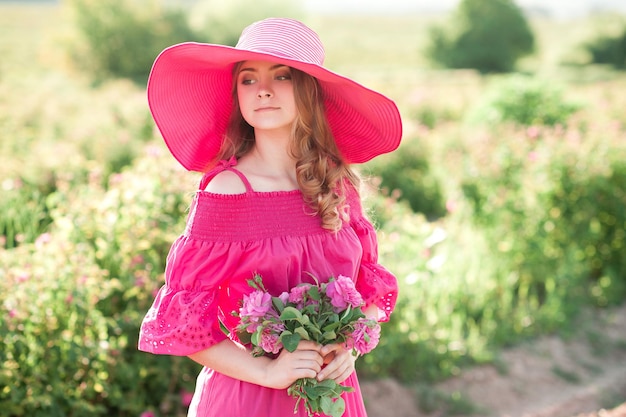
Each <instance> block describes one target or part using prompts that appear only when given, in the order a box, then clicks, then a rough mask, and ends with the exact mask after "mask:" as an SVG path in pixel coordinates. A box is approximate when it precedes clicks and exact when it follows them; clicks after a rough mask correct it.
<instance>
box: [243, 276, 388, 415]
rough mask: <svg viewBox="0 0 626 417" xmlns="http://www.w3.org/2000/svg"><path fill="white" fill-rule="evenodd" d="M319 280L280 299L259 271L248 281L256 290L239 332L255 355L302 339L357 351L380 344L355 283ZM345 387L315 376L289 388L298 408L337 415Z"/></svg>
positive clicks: (289, 346)
mask: <svg viewBox="0 0 626 417" xmlns="http://www.w3.org/2000/svg"><path fill="white" fill-rule="evenodd" d="M315 281H316V284H301V285H298V286H296V287H294V288H292V289H291V291H289V292H284V293H282V294H280V295H279V296H278V297H273V296H272V295H270V294H269V293H268V292H267V290H266V288H265V287H264V285H263V280H262V278H261V276H260V275H258V274H255V275H254V278H253V279H252V280H249V281H248V284H249V285H250V286H251V287H252V288H253V289H254V291H252V293H251V294H249V295H245V296H244V298H243V305H242V307H241V309H240V310H239V317H240V319H241V322H240V324H239V325H238V326H237V328H236V331H237V333H238V336H239V339H240V340H241V341H242V342H243V343H251V344H252V346H253V348H252V354H253V355H254V356H262V355H265V354H277V353H279V352H280V350H281V349H283V348H284V349H287V350H288V351H289V352H293V351H295V350H296V348H297V346H298V343H300V341H301V340H312V341H314V342H317V343H319V344H321V345H327V344H331V343H343V344H345V346H346V347H347V348H348V349H352V352H353V354H355V355H363V354H365V353H368V352H370V351H371V350H372V349H374V348H375V347H376V345H377V344H378V340H379V338H380V326H379V324H378V322H377V321H376V320H373V319H367V318H366V317H365V315H364V314H363V312H362V311H361V307H362V306H363V304H364V303H363V298H362V297H361V294H359V292H358V291H357V290H356V288H355V286H354V282H353V281H352V280H351V279H350V278H348V277H345V276H342V275H339V276H338V277H337V278H334V277H332V278H330V279H329V281H328V282H327V283H321V284H320V283H319V282H318V281H317V280H315ZM344 391H352V388H351V387H344V386H342V385H340V384H338V383H336V382H335V381H334V380H324V381H318V380H317V379H315V378H302V379H298V380H297V381H296V382H294V383H293V384H292V385H291V386H290V387H289V388H288V389H287V392H288V393H289V395H291V396H292V397H295V398H297V401H296V407H295V409H294V412H295V410H297V408H298V404H299V403H300V401H303V402H304V406H305V409H306V410H307V412H308V414H309V416H311V415H312V414H313V413H314V412H318V413H319V412H323V413H325V414H327V415H330V416H333V417H339V416H341V415H342V414H343V412H344V410H345V402H344V400H343V399H342V398H341V394H342V393H343V392H344Z"/></svg>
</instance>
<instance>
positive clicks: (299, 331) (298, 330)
mask: <svg viewBox="0 0 626 417" xmlns="http://www.w3.org/2000/svg"><path fill="white" fill-rule="evenodd" d="M294 333H297V334H299V335H300V337H302V338H303V339H304V340H311V337H310V336H309V334H308V333H307V331H306V330H305V329H304V327H296V328H295V329H294Z"/></svg>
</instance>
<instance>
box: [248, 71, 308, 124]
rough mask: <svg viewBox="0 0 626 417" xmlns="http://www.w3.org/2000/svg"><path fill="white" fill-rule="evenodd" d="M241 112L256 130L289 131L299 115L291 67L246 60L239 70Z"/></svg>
mask: <svg viewBox="0 0 626 417" xmlns="http://www.w3.org/2000/svg"><path fill="white" fill-rule="evenodd" d="M236 76H237V98H238V100H239V108H240V111H241V115H242V116H243V118H244V119H245V121H246V122H248V124H249V125H250V126H252V127H253V128H254V129H255V132H257V133H259V132H260V131H268V132H270V131H272V132H280V131H284V133H286V134H290V132H291V127H292V125H293V123H294V121H295V119H296V116H297V114H298V111H297V108H296V102H295V99H294V94H293V83H292V80H291V69H290V68H289V67H288V66H286V65H282V64H276V63H272V62H266V61H245V62H244V63H243V64H242V65H241V67H240V69H239V72H238V73H237V75H236Z"/></svg>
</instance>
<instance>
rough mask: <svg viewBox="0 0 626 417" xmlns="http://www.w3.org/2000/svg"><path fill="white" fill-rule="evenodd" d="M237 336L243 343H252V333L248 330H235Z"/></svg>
mask: <svg viewBox="0 0 626 417" xmlns="http://www.w3.org/2000/svg"><path fill="white" fill-rule="evenodd" d="M237 337H238V338H239V341H240V342H241V343H243V344H244V345H247V344H248V343H252V335H251V334H250V333H248V332H237Z"/></svg>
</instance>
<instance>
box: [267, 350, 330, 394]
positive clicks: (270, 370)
mask: <svg viewBox="0 0 626 417" xmlns="http://www.w3.org/2000/svg"><path fill="white" fill-rule="evenodd" d="M321 348H322V346H321V345H319V344H317V343H315V342H309V341H301V342H300V343H299V344H298V347H297V348H296V350H294V351H293V352H289V351H288V350H287V349H283V350H282V351H281V352H280V354H279V355H278V357H277V358H276V359H274V360H272V361H270V362H269V363H268V365H267V367H266V370H265V375H266V379H265V381H264V383H263V385H264V386H267V387H270V388H275V389H283V388H288V387H289V386H290V385H291V384H293V383H294V382H295V380H296V379H299V378H315V377H316V376H317V375H318V373H319V372H320V371H321V370H322V364H323V361H324V358H323V357H322V354H321V353H320V351H321Z"/></svg>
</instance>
